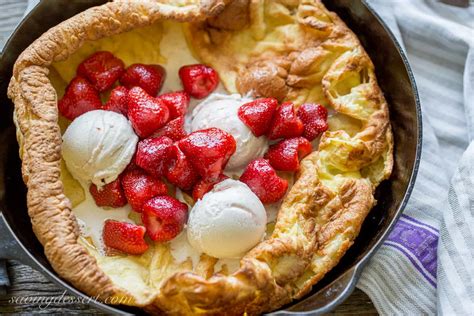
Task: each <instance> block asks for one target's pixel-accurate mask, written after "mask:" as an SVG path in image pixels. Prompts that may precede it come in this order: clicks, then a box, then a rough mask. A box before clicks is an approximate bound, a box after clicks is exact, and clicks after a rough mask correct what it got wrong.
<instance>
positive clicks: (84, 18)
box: [8, 0, 224, 304]
mask: <svg viewBox="0 0 474 316" xmlns="http://www.w3.org/2000/svg"><path fill="white" fill-rule="evenodd" d="M223 5H224V1H221V0H204V1H202V3H201V4H198V3H196V4H193V5H189V6H186V7H180V8H177V7H172V6H166V5H163V4H160V3H158V2H155V1H118V2H113V3H107V4H105V5H103V6H98V7H93V8H91V9H89V10H86V11H84V12H82V13H80V14H78V15H76V16H74V17H72V18H71V19H69V20H66V21H64V22H62V23H60V24H59V25H57V26H56V27H54V28H52V29H50V30H49V31H48V32H46V33H45V34H43V35H42V36H41V37H40V38H38V39H37V40H36V41H35V42H34V43H33V44H31V45H30V46H29V47H28V48H27V49H26V50H25V51H24V52H23V53H22V54H21V55H20V56H19V58H18V60H17V61H16V63H15V66H14V69H13V77H12V79H11V82H10V85H9V89H8V96H9V97H10V98H11V99H12V100H13V102H14V103H15V122H16V124H17V134H18V140H19V142H20V156H21V157H22V160H23V162H22V174H23V179H24V181H25V183H26V185H27V187H28V194H27V204H28V213H29V216H30V217H31V222H32V226H33V231H34V232H35V234H36V236H37V237H38V240H39V241H40V242H41V244H42V245H43V246H44V250H45V254H46V257H47V258H48V260H49V261H50V263H51V265H52V266H53V268H54V269H55V271H56V272H57V273H58V274H59V275H61V276H62V277H63V278H65V279H66V280H68V281H69V282H71V283H72V284H73V285H74V286H75V287H77V288H78V289H79V290H81V291H83V292H85V293H87V294H89V295H93V296H95V295H100V296H101V297H104V298H105V297H108V296H112V295H120V294H121V292H123V291H122V290H121V289H118V288H117V287H116V286H115V285H114V284H113V283H112V282H111V280H110V279H109V277H108V276H107V275H105V274H104V272H103V271H102V270H101V269H99V267H98V266H97V264H96V260H95V259H94V258H93V257H92V256H90V255H89V254H88V253H87V251H86V249H85V248H84V247H83V246H82V245H81V244H79V243H78V237H79V229H78V226H77V222H76V219H75V217H74V214H73V213H72V212H71V204H70V202H69V200H68V199H67V197H66V196H65V195H64V190H63V185H62V183H61V181H60V170H61V169H60V160H61V151H60V147H61V133H60V129H59V126H58V109H57V95H56V91H55V90H54V88H53V86H52V85H51V83H50V81H49V79H48V73H49V69H48V67H49V66H50V65H51V64H52V63H53V62H56V61H61V60H65V59H66V58H67V57H68V56H70V55H71V54H72V53H74V52H75V51H76V50H77V49H79V48H80V47H81V46H82V44H83V43H84V42H85V41H94V40H97V39H100V38H103V37H106V36H111V35H114V34H118V33H122V32H126V31H129V30H131V29H133V28H136V27H142V26H147V25H150V24H153V23H154V22H156V21H158V20H160V19H174V20H177V21H197V20H198V19H202V18H205V17H207V16H210V15H213V14H216V13H217V12H219V11H220V10H221V9H222V7H223ZM136 304H140V302H136Z"/></svg>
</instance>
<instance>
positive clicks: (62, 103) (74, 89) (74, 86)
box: [58, 77, 102, 121]
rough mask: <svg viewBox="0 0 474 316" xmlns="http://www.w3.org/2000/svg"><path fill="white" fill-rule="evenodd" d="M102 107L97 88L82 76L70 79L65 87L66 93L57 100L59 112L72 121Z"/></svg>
mask: <svg viewBox="0 0 474 316" xmlns="http://www.w3.org/2000/svg"><path fill="white" fill-rule="evenodd" d="M101 107H102V102H101V101H100V96H99V93H98V92H97V90H96V89H95V88H94V87H93V86H92V85H91V84H90V83H89V81H87V80H86V79H84V78H82V77H76V78H74V79H72V80H71V82H70V83H69V85H68V86H67V88H66V93H65V94H64V96H63V97H62V99H61V100H59V102H58V108H59V112H60V113H61V115H62V116H64V117H65V118H67V119H68V120H70V121H72V120H74V119H75V118H76V117H78V116H80V115H82V114H84V113H86V112H89V111H93V110H98V109H100V108H101Z"/></svg>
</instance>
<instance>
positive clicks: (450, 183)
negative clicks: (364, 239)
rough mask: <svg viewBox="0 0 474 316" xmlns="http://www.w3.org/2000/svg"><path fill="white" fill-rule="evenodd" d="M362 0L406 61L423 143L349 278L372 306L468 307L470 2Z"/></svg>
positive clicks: (463, 311) (471, 298) (387, 311)
mask: <svg viewBox="0 0 474 316" xmlns="http://www.w3.org/2000/svg"><path fill="white" fill-rule="evenodd" d="M367 2H368V3H369V4H370V5H372V6H373V7H374V8H375V10H376V11H377V12H378V13H379V14H380V16H381V17H382V19H383V20H384V21H385V22H386V23H387V24H388V25H389V27H390V28H391V30H392V32H393V33H394V34H395V35H396V36H397V37H398V39H399V41H400V43H401V44H402V45H403V46H404V48H405V51H406V53H407V55H408V59H409V61H410V64H411V66H412V68H413V71H414V74H415V79H416V82H417V86H418V89H419V93H420V99H421V106H422V111H423V150H422V161H421V165H420V171H419V173H418V178H417V181H416V184H415V188H414V191H413V193H412V196H411V198H410V201H409V203H408V205H407V207H406V209H405V211H404V214H403V215H402V217H401V218H400V220H399V221H398V223H397V225H396V227H395V229H394V230H393V231H392V232H391V234H390V236H389V237H388V239H387V241H386V242H385V243H384V244H383V246H382V247H381V248H380V250H379V251H378V252H377V253H376V254H375V256H374V257H373V259H372V260H371V261H370V262H369V264H368V265H367V267H366V268H365V270H364V272H363V274H362V277H361V279H360V281H359V283H358V285H357V286H358V287H359V288H360V289H361V290H363V291H364V292H366V293H367V294H368V295H369V296H370V298H371V299H372V301H373V302H374V304H375V306H376V308H377V310H378V311H379V312H380V313H381V314H382V315H431V314H441V315H474V144H473V143H472V140H473V139H472V138H473V135H474V7H473V4H472V3H471V6H470V7H468V8H458V7H454V6H449V5H447V4H444V3H441V2H439V1H435V0H369V1H367ZM407 137H410V135H407ZM398 145H399V146H400V145H402V146H403V144H398Z"/></svg>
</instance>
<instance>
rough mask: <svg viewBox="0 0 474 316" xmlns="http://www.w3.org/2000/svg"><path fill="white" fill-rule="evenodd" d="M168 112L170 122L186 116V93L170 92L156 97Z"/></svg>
mask: <svg viewBox="0 0 474 316" xmlns="http://www.w3.org/2000/svg"><path fill="white" fill-rule="evenodd" d="M158 99H160V100H161V101H163V103H164V104H166V106H167V107H168V109H169V110H170V120H172V119H175V118H177V117H180V116H184V115H185V114H186V110H187V109H188V106H189V101H190V98H189V94H188V93H187V92H186V91H178V92H170V93H165V94H162V95H160V96H158Z"/></svg>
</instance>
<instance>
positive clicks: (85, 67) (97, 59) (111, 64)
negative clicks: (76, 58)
mask: <svg viewBox="0 0 474 316" xmlns="http://www.w3.org/2000/svg"><path fill="white" fill-rule="evenodd" d="M124 71H125V65H124V63H123V61H122V60H120V59H119V58H117V57H115V56H114V55H113V54H112V53H111V52H105V51H101V52H96V53H94V54H92V55H90V56H89V57H87V59H85V60H84V61H83V62H82V63H81V64H80V65H79V67H78V68H77V74H78V75H80V76H83V77H84V78H87V80H89V81H90V82H91V83H92V85H94V87H95V88H96V89H97V90H98V91H99V92H102V91H105V90H108V89H110V88H111V87H112V86H113V85H114V83H115V82H116V81H117V80H118V78H120V76H121V75H122V74H123V72H124Z"/></svg>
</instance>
